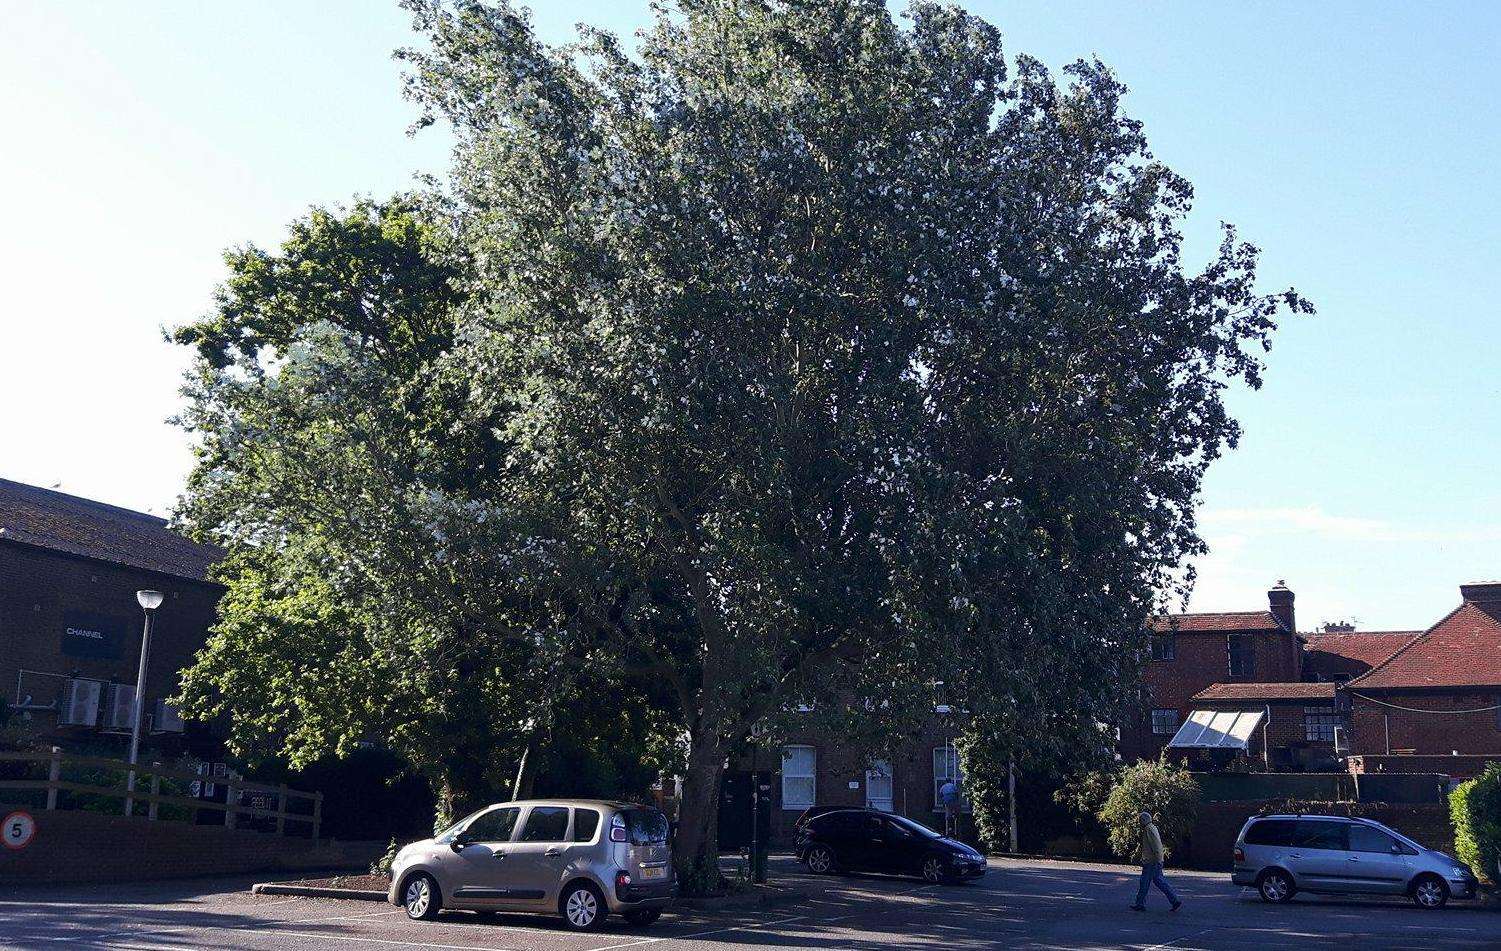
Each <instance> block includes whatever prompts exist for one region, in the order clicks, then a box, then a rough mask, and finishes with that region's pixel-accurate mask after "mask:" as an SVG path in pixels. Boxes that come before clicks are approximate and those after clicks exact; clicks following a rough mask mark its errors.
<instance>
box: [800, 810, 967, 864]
mask: <svg viewBox="0 0 1501 951" xmlns="http://www.w3.org/2000/svg"><path fill="white" fill-rule="evenodd" d="M797 857H798V859H799V860H800V861H802V862H804V863H805V864H807V866H808V870H809V871H812V872H818V873H819V874H823V875H827V874H833V873H836V872H886V873H890V874H896V875H920V876H922V877H923V878H924V879H926V880H927V881H930V882H957V881H961V880H963V879H969V878H979V877H980V876H981V875H984V874H985V856H983V855H981V854H980V853H979V852H976V851H975V850H974V849H972V848H970V847H969V846H967V845H965V844H964V843H963V842H959V841H956V840H954V839H950V838H948V837H946V836H944V835H942V834H940V833H938V832H934V831H933V830H932V829H929V828H928V827H927V826H925V825H923V824H922V823H920V822H913V821H912V820H911V819H908V818H906V817H905V816H897V815H892V814H890V813H885V812H879V811H877V810H875V809H831V810H829V811H825V812H819V813H817V814H815V815H813V816H811V817H808V818H806V819H800V820H799V822H798V826H797Z"/></svg>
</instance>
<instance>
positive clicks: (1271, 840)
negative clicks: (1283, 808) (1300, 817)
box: [1246, 819, 1295, 845]
mask: <svg viewBox="0 0 1501 951" xmlns="http://www.w3.org/2000/svg"><path fill="white" fill-rule="evenodd" d="M1294 825H1295V823H1294V820H1292V819H1262V820H1261V821H1259V822H1253V823H1251V828H1249V829H1247V830H1246V845H1292V844H1293V827H1294Z"/></svg>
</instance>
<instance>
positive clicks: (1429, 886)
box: [1412, 875, 1449, 908]
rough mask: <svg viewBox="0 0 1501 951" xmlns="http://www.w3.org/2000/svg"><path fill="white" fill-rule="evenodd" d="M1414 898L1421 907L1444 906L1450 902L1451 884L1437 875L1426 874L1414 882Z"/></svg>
mask: <svg viewBox="0 0 1501 951" xmlns="http://www.w3.org/2000/svg"><path fill="white" fill-rule="evenodd" d="M1412 900H1413V901H1414V902H1416V903H1417V905H1418V907H1419V908H1442V907H1444V906H1445V905H1447V904H1448V903H1449V886H1448V885H1447V884H1445V883H1444V880H1443V879H1441V878H1439V877H1438V876H1437V875H1424V876H1423V877H1422V878H1419V879H1418V880H1417V881H1416V882H1415V883H1413V886H1412Z"/></svg>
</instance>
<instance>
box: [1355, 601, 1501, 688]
mask: <svg viewBox="0 0 1501 951" xmlns="http://www.w3.org/2000/svg"><path fill="white" fill-rule="evenodd" d="M1349 686H1350V688H1351V689H1353V690H1358V689H1361V688H1364V689H1368V690H1392V689H1401V688H1414V687H1416V688H1424V687H1501V602H1495V601H1491V602H1479V603H1477V602H1473V601H1466V602H1464V603H1463V604H1461V605H1460V606H1459V607H1458V608H1455V609H1454V610H1453V611H1452V612H1450V614H1449V615H1448V616H1447V617H1445V618H1444V619H1443V620H1441V621H1439V622H1438V623H1437V624H1435V625H1433V626H1432V627H1430V628H1429V629H1428V630H1426V631H1424V632H1423V633H1422V634H1420V635H1419V636H1417V637H1415V638H1413V639H1412V640H1411V641H1408V642H1407V644H1406V645H1405V646H1404V647H1402V648H1401V649H1400V650H1398V651H1397V652H1396V653H1394V654H1392V655H1391V656H1390V657H1388V658H1387V659H1386V660H1384V661H1383V662H1381V663H1380V664H1378V665H1377V666H1376V667H1374V668H1372V670H1371V671H1370V672H1369V673H1366V674H1363V675H1362V676H1360V677H1356V678H1355V679H1354V680H1352V681H1350V685H1349Z"/></svg>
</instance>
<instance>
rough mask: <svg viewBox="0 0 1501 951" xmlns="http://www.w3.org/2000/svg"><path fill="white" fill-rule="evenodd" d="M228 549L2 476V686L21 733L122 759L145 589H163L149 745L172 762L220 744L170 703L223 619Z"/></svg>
mask: <svg viewBox="0 0 1501 951" xmlns="http://www.w3.org/2000/svg"><path fill="white" fill-rule="evenodd" d="M219 554H220V552H219V550H218V549H216V548H214V547H212V546H208V545H200V544H196V543H194V542H192V541H189V540H188V539H186V538H184V537H182V536H181V535H178V534H176V533H175V532H173V531H171V530H170V529H169V528H168V527H167V523H166V521H165V520H163V519H160V518H156V517H155V516H151V515H147V514H144V513H141V512H133V511H130V510H129V509H123V508H118V507H115V506H112V505H105V504H103V503H100V502H94V501H91V500H88V499H82V498H78V497H76V496H71V495H67V494H64V493H61V492H54V491H51V490H48V489H41V488H37V487H35V486H29V485H24V484H21V483H18V482H11V481H8V480H3V479H0V688H3V690H4V693H5V699H6V706H7V708H8V719H9V722H10V723H11V724H12V726H13V728H19V730H20V731H21V732H22V733H25V734H30V735H32V736H33V737H34V738H35V739H37V740H38V741H41V742H46V743H51V744H54V745H57V746H61V747H63V748H64V749H85V750H89V751H93V752H97V753H99V754H101V755H118V754H123V753H124V751H125V749H126V746H127V744H128V742H129V736H130V732H131V727H132V723H133V719H132V718H133V713H134V699H135V684H136V675H137V665H138V663H139V659H140V647H141V629H142V621H143V614H142V611H141V608H140V606H139V605H138V604H137V602H136V591H138V590H142V589H154V590H158V591H161V592H162V593H163V595H164V596H165V597H164V600H163V601H162V604H161V607H160V608H158V609H157V610H156V612H155V615H154V619H153V622H154V623H153V628H152V637H151V651H150V657H149V663H148V667H147V675H146V690H145V694H146V696H145V705H144V720H145V722H144V723H143V736H145V737H146V739H145V740H144V743H145V744H146V746H147V747H149V748H155V749H157V750H159V751H161V752H162V753H164V754H167V755H171V754H174V753H177V752H183V751H187V750H188V749H189V748H190V747H191V746H192V745H193V744H194V743H195V741H200V742H202V743H205V744H211V743H212V742H214V741H212V740H211V739H210V738H209V737H207V735H206V734H200V733H198V732H197V731H195V730H194V729H193V728H191V727H189V728H187V729H186V730H185V728H184V724H183V723H182V721H181V720H180V719H179V718H178V717H177V715H176V711H175V710H174V709H173V708H172V707H171V705H170V704H167V703H165V698H166V697H168V696H170V695H172V694H173V693H175V692H176V689H177V685H178V671H179V670H181V669H182V668H183V667H184V666H186V665H187V664H188V663H189V661H190V660H191V659H192V657H193V655H194V654H195V653H196V652H197V651H198V649H199V648H201V647H202V646H203V644H204V642H205V640H206V638H207V636H208V629H209V627H210V625H211V624H212V623H213V621H214V618H215V605H216V604H217V602H218V599H219V596H220V594H221V593H222V589H221V588H220V587H219V586H218V585H216V584H213V583H212V582H210V581H208V580H207V572H208V568H209V566H210V565H211V564H212V563H213V562H214V561H215V560H216V559H217V558H218V557H219ZM116 747H118V749H115V748H116Z"/></svg>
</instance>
